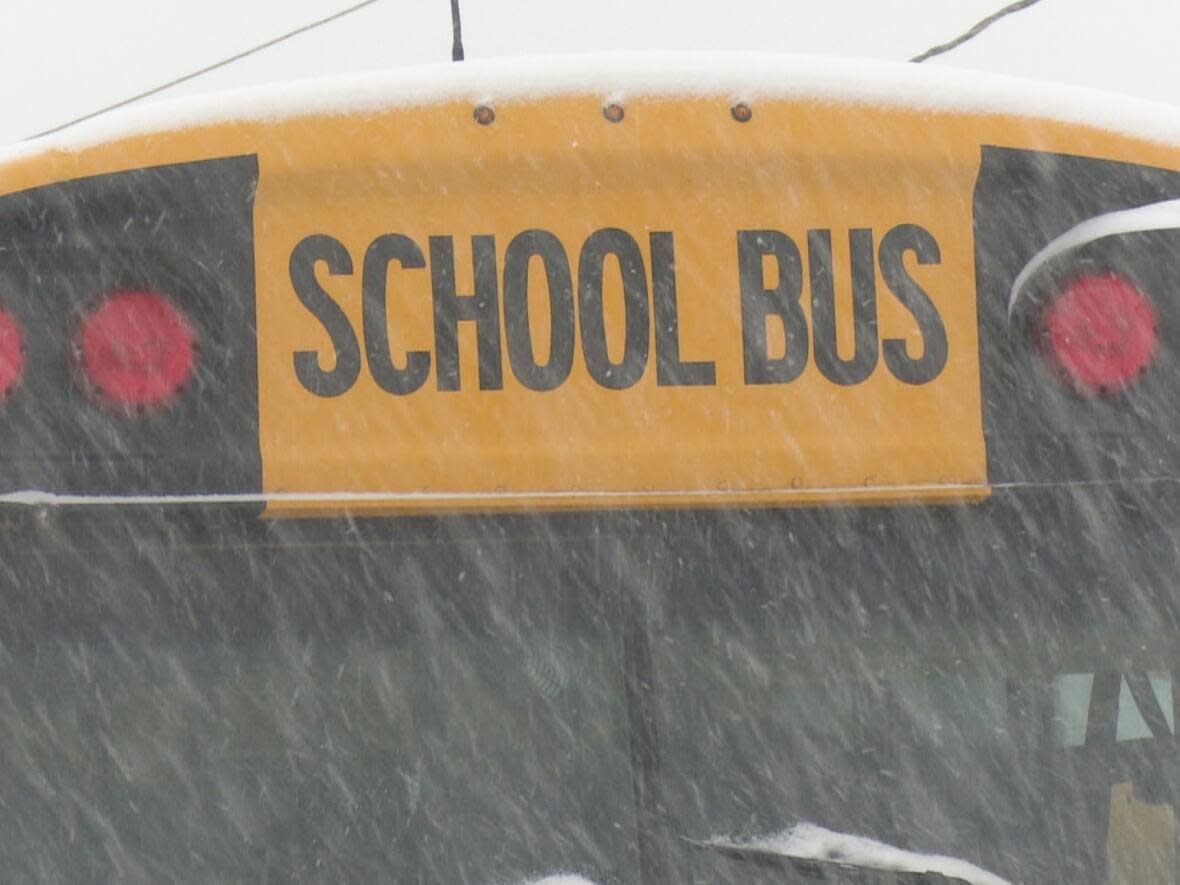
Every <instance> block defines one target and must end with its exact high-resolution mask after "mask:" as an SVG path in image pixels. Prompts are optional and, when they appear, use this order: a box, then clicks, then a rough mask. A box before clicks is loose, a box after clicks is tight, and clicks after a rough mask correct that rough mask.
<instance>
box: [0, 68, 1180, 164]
mask: <svg viewBox="0 0 1180 885" xmlns="http://www.w3.org/2000/svg"><path fill="white" fill-rule="evenodd" d="M572 94H583V95H584V94H596V95H601V96H603V98H604V99H605V98H607V97H610V98H612V99H614V100H620V101H621V100H625V99H628V98H634V97H642V96H723V97H725V98H726V99H727V100H736V99H739V98H740V99H746V100H755V99H759V98H763V97H766V98H793V99H806V100H815V101H840V102H851V103H854V104H862V105H868V106H876V107H896V108H916V109H922V110H930V111H973V112H984V113H1007V114H1014V115H1017V116H1023V117H1032V118H1045V119H1051V120H1062V121H1065V122H1074V123H1081V124H1088V125H1092V126H1095V127H1098V128H1101V129H1107V130H1112V131H1119V132H1124V133H1127V134H1130V135H1135V136H1139V137H1142V138H1145V139H1149V140H1152V141H1159V142H1163V143H1170V144H1180V109H1177V108H1175V107H1173V106H1171V105H1167V104H1162V103H1157V102H1152V101H1146V100H1142V99H1134V98H1128V97H1126V96H1121V95H1116V94H1113V93H1105V92H1099V91H1095V90H1090V89H1085V88H1080V87H1072V86H1060V85H1049V84H1045V83H1039V82H1033V81H1028V80H1023V79H1019V78H1016V77H1008V76H1002V75H996V74H985V73H981V72H978V71H967V70H954V69H951V68H943V67H937V66H934V67H930V66H924V65H913V64H908V63H898V62H879V61H865V60H863V59H841V58H828V57H819V56H791V55H778V54H772V53H747V52H741V53H739V52H649V53H635V52H629V53H601V54H594V55H581V56H577V55H575V56H550V57H544V56H542V57H530V58H518V59H495V60H486V61H465V62H462V63H461V64H445V65H439V64H435V65H424V66H418V67H409V68H400V69H398V70H394V71H387V72H382V73H374V74H349V75H344V76H336V77H330V78H322V79H317V80H309V81H302V82H294V83H282V84H275V85H270V86H263V87H253V88H249V89H240V90H233V91H229V92H223V93H216V94H210V95H202V96H197V97H194V98H188V99H182V100H179V101H174V102H158V103H155V102H153V103H148V104H143V105H134V106H132V107H128V108H124V109H121V110H119V111H115V112H112V113H109V114H104V115H103V116H100V117H97V118H95V119H93V120H90V121H87V122H85V123H80V124H78V125H77V126H74V127H71V128H70V129H68V130H66V131H64V132H60V133H55V134H52V135H47V136H45V137H42V138H38V139H32V140H29V141H26V142H23V143H21V144H18V145H15V146H13V147H11V148H9V149H8V150H7V151H4V152H0V162H4V161H8V160H13V159H17V158H19V157H24V156H29V155H33V154H37V153H40V152H41V151H45V150H67V151H76V150H81V149H83V148H85V147H89V146H92V145H95V144H100V143H102V142H105V141H110V140H112V139H115V138H121V137H126V136H129V135H137V134H144V133H150V132H159V131H163V130H170V129H184V128H188V127H193V126H198V125H203V124H210V123H219V122H228V121H274V120H283V119H290V118H294V117H301V116H307V115H312V114H346V113H352V112H370V113H371V112H379V111H383V110H388V109H392V108H400V107H413V106H417V105H424V104H429V103H433V102H439V101H447V100H466V101H470V102H472V103H508V102H512V101H517V100H527V99H535V98H542V97H547V96H556V95H572Z"/></svg>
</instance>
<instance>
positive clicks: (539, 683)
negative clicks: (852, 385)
mask: <svg viewBox="0 0 1180 885" xmlns="http://www.w3.org/2000/svg"><path fill="white" fill-rule="evenodd" d="M1176 503H1177V502H1176V501H1175V500H1172V499H1170V498H1169V497H1168V496H1167V495H1158V496H1157V495H1156V494H1153V495H1152V496H1151V497H1150V498H1143V499H1134V500H1128V499H1126V498H1118V497H1116V496H1107V495H1098V494H1096V493H1095V494H1089V493H1087V494H1082V493H1080V492H1073V493H1069V494H1066V493H1062V492H1056V493H1048V492H1044V491H1038V492H1037V493H1036V494H1035V495H1032V494H1015V493H1011V494H1003V495H997V496H995V497H993V498H992V499H991V500H989V501H987V502H985V503H983V504H977V505H971V506H953V507H942V508H934V509H929V508H922V509H919V508H907V507H896V508H871V509H859V510H853V509H846V508H830V509H796V510H787V511H727V512H700V513H697V512H683V513H650V514H621V513H615V514H610V515H595V514H582V515H565V516H557V515H555V516H547V517H539V516H530V517H503V516H502V517H478V518H477V517H449V518H434V519H401V520H386V519H368V520H345V519H334V520H327V519H321V520H301V521H294V522H260V521H258V520H256V519H254V518H253V517H247V516H242V517H238V516H235V515H233V514H227V513H225V512H224V511H217V512H204V511H177V510H163V511H161V510H150V511H149V510H144V511H135V510H133V509H131V508H121V509H120V510H119V511H118V513H121V514H125V515H112V514H110V513H102V514H101V515H100V514H99V512H98V510H101V509H103V508H98V509H90V510H86V509H81V510H58V511H53V512H43V513H40V514H37V515H33V514H30V515H27V516H24V515H18V516H14V517H12V524H11V525H10V527H9V528H8V530H7V531H6V532H5V533H4V535H3V537H4V539H5V540H4V543H5V545H6V549H5V552H4V555H3V557H2V559H0V562H2V563H3V565H2V567H0V568H2V574H3V582H4V585H5V590H4V593H3V594H0V604H2V605H3V616H2V617H0V668H2V670H3V679H2V680H0V729H2V732H0V747H2V748H3V749H2V750H0V759H2V760H3V761H2V763H0V803H2V805H3V807H5V808H7V809H9V810H10V825H9V826H7V827H5V828H3V832H0V846H2V847H0V854H2V855H3V856H4V857H5V858H7V859H8V860H7V862H6V863H7V865H8V867H9V871H10V873H11V875H13V876H14V877H15V878H17V879H21V878H24V879H29V880H55V879H56V880H65V879H78V878H80V877H81V878H88V879H93V880H95V881H111V880H115V879H118V880H120V881H145V882H146V881H152V882H165V881H186V882H194V881H202V882H203V881H208V882H213V881H222V882H228V881H243V882H244V881H282V880H288V881H289V880H298V881H322V882H361V881H366V882H368V881H390V882H407V883H408V882H471V883H485V885H498V883H515V882H522V881H528V880H530V879H533V878H536V877H539V876H541V875H543V874H546V873H556V872H559V871H560V872H567V873H570V874H577V875H581V876H584V877H585V878H587V879H588V880H590V881H592V882H595V883H644V885H672V883H689V882H700V883H704V882H710V883H713V882H723V883H753V882H782V881H791V880H792V879H791V876H792V875H797V874H798V873H797V872H796V873H792V872H791V871H790V868H789V867H788V868H787V870H786V872H784V869H783V868H775V867H773V866H766V865H763V864H757V863H747V862H744V861H743V859H742V858H740V857H735V856H733V854H732V853H730V854H726V853H724V852H714V851H709V850H704V849H702V848H701V847H700V844H701V843H703V842H707V841H708V840H710V839H725V840H730V841H731V842H733V843H735V844H740V843H741V842H743V840H750V839H758V838H764V837H767V836H771V835H773V834H776V833H781V832H782V831H784V830H787V829H788V828H789V827H791V826H792V825H795V824H798V823H802V822H807V823H811V824H814V825H816V826H818V827H823V828H826V829H828V830H832V831H836V832H839V833H850V834H857V835H860V836H865V837H868V838H871V839H875V840H880V841H881V842H884V843H887V844H888V845H891V846H896V847H898V848H903V849H907V850H909V851H914V852H922V853H929V854H938V855H946V856H950V857H954V858H959V859H962V860H963V861H966V862H969V863H970V864H973V865H976V866H978V867H979V868H981V869H983V870H987V871H989V872H990V873H991V874H993V875H994V876H996V877H1000V879H1002V880H1009V881H1012V882H1074V883H1095V885H1097V883H1103V885H1107V883H1110V885H1113V883H1121V882H1136V883H1145V882H1152V883H1154V882H1161V883H1162V882H1168V883H1174V882H1176V881H1180V880H1178V879H1177V874H1176V869H1177V866H1176V864H1177V858H1176V849H1175V846H1176V836H1177V833H1176V825H1175V803H1176V788H1177V786H1178V785H1180V765H1178V761H1180V760H1178V758H1177V756H1176V753H1175V740H1176V739H1175V715H1176V706H1175V702H1174V700H1173V699H1174V693H1175V692H1176V691H1177V683H1176V678H1175V673H1176V668H1177V659H1178V654H1177V653H1178V650H1180V643H1178V640H1177V636H1178V635H1180V633H1178V631H1177V620H1178V615H1180V605H1178V602H1177V597H1176V594H1175V590H1174V585H1175V575H1176V574H1177V548H1176V544H1175V540H1174V538H1175V532H1174V526H1175V524H1176V523H1175V516H1176V512H1177V511H1176ZM837 859H839V858H837ZM841 870H843V872H841ZM810 872H811V874H812V875H820V876H823V875H829V876H831V877H832V881H844V880H845V879H841V878H840V876H841V875H843V876H852V875H853V874H854V873H855V872H856V871H855V870H853V869H852V868H851V867H848V866H847V865H844V866H841V865H839V864H836V865H834V866H830V865H829V866H817V867H813V868H810ZM847 880H848V881H864V880H863V879H857V878H849V879H847ZM888 881H894V880H888ZM896 881H904V880H896ZM952 881H953V879H952Z"/></svg>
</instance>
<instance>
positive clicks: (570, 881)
mask: <svg viewBox="0 0 1180 885" xmlns="http://www.w3.org/2000/svg"><path fill="white" fill-rule="evenodd" d="M520 885H594V883H593V882H591V881H590V880H589V879H583V878H582V877H581V876H565V875H561V876H546V877H545V878H544V879H535V880H533V881H531V882H521V883H520Z"/></svg>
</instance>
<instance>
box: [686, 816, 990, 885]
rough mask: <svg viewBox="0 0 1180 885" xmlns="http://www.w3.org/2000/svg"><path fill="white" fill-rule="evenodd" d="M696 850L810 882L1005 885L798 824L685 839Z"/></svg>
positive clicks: (932, 858) (960, 867)
mask: <svg viewBox="0 0 1180 885" xmlns="http://www.w3.org/2000/svg"><path fill="white" fill-rule="evenodd" d="M685 841H686V842H688V843H689V844H691V845H693V846H695V847H697V848H700V849H702V850H707V851H713V852H716V853H718V854H721V855H722V856H724V857H727V858H730V859H731V860H737V861H743V862H747V863H755V864H758V865H759V866H764V867H771V868H778V869H783V870H788V869H789V870H792V871H794V872H796V873H802V874H804V875H806V876H810V877H812V878H815V879H829V878H830V879H835V880H836V881H839V879H840V878H841V877H842V876H841V874H843V877H845V878H853V879H854V880H855V881H863V876H864V873H866V872H873V873H879V874H881V875H882V877H884V880H885V881H893V882H897V883H905V885H948V883H955V885H1011V883H1009V882H1008V881H1007V880H1006V879H1002V878H1000V877H999V876H997V875H995V874H994V873H989V872H988V871H987V870H985V869H983V868H982V867H977V866H976V865H975V864H972V863H968V862H967V861H965V860H961V859H960V858H957V857H948V856H946V855H940V854H921V853H919V852H915V851H907V850H905V849H902V848H896V847H894V846H892V845H887V844H886V843H884V842H877V841H876V840H874V839H867V838H865V837H864V836H854V835H851V834H849V833H839V832H836V831H834V830H828V829H825V828H824V827H819V826H816V825H815V824H809V823H799V824H796V825H795V826H793V827H791V828H790V829H789V830H786V831H784V832H782V833H779V834H778V835H775V836H769V837H766V838H762V839H752V840H749V841H741V842H739V841H734V840H732V839H729V838H726V837H713V838H711V839H706V840H704V841H698V840H695V839H685Z"/></svg>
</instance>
